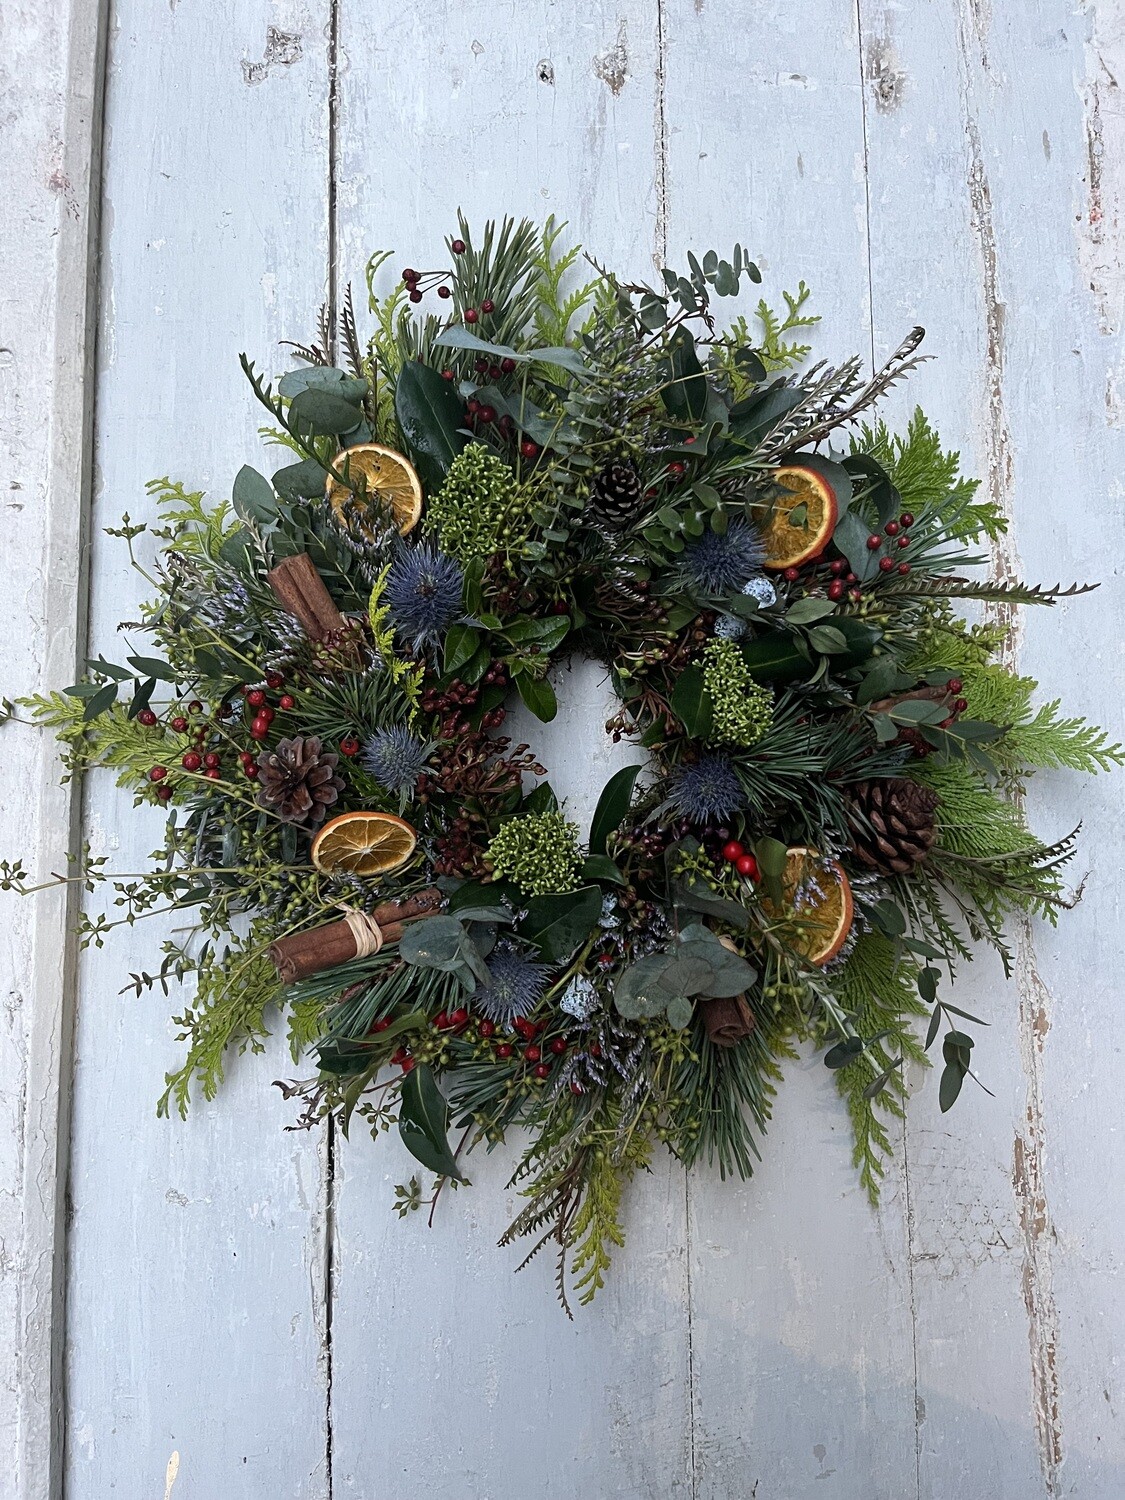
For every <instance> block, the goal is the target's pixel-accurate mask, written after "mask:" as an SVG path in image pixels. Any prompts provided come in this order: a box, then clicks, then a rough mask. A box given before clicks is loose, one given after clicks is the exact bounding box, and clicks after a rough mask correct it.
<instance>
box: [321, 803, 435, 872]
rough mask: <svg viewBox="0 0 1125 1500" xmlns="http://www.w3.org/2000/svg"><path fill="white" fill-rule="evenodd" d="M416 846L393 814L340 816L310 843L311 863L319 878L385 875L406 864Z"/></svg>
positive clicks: (412, 835) (412, 834) (402, 821)
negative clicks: (325, 876) (322, 876)
mask: <svg viewBox="0 0 1125 1500" xmlns="http://www.w3.org/2000/svg"><path fill="white" fill-rule="evenodd" d="M417 842H418V835H417V834H416V833H415V832H414V830H413V828H411V826H410V824H409V823H407V822H406V821H405V819H403V818H396V817H395V815H394V814H393V813H384V812H349V813H341V814H340V815H339V817H337V818H332V819H331V820H330V821H329V822H327V823H325V825H324V827H323V828H322V829H321V830H320V832H319V833H318V834H317V836H316V838H315V839H313V845H312V862H313V864H314V865H315V866H316V867H317V869H318V870H319V871H320V872H321V873H322V874H323V875H385V874H387V872H388V871H389V870H397V869H398V867H399V866H400V865H404V864H405V863H406V861H407V860H408V859H409V858H410V856H411V855H412V854H413V853H414V846H415V844H416V843H417Z"/></svg>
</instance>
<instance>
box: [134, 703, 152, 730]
mask: <svg viewBox="0 0 1125 1500" xmlns="http://www.w3.org/2000/svg"><path fill="white" fill-rule="evenodd" d="M137 723H138V724H143V725H144V726H145V728H146V729H151V728H152V726H153V725H154V724H155V723H156V715H155V714H154V713H153V711H152V709H151V708H142V709H141V711H140V713H139V714H138V715H137Z"/></svg>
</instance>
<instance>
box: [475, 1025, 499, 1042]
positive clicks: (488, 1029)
mask: <svg viewBox="0 0 1125 1500" xmlns="http://www.w3.org/2000/svg"><path fill="white" fill-rule="evenodd" d="M477 1030H478V1031H479V1032H480V1034H481V1036H483V1037H484V1038H485V1039H487V1038H488V1037H490V1036H495V1035H496V1025H495V1023H494V1022H492V1021H481V1022H480V1024H479V1025H478V1026H477Z"/></svg>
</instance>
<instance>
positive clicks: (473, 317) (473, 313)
mask: <svg viewBox="0 0 1125 1500" xmlns="http://www.w3.org/2000/svg"><path fill="white" fill-rule="evenodd" d="M479 317H480V313H478V312H477V310H476V308H475V307H467V308H466V309H465V322H466V323H470V324H471V323H475V322H476V321H477V319H478V318H479Z"/></svg>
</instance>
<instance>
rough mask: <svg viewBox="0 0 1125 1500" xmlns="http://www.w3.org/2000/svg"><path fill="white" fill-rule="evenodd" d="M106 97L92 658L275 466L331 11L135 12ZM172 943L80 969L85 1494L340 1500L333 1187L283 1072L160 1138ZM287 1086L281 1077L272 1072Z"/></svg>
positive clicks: (95, 1498)
mask: <svg viewBox="0 0 1125 1500" xmlns="http://www.w3.org/2000/svg"><path fill="white" fill-rule="evenodd" d="M114 20H115V25H114V30H113V35H112V41H111V57H110V74H109V80H108V98H107V111H108V113H107V160H106V172H105V200H104V201H105V216H104V217H105V239H104V269H103V296H102V309H103V323H102V329H101V335H100V337H101V344H100V361H99V366H100V379H99V385H98V432H97V496H96V509H95V517H94V520H95V524H96V526H97V527H98V528H99V530H98V532H97V533H96V534H95V540H94V579H93V590H92V611H91V612H92V628H91V645H92V649H93V651H97V650H104V651H105V652H106V654H107V655H108V656H109V657H110V658H111V659H119V658H118V653H119V652H120V650H121V644H120V639H119V638H118V637H117V636H116V634H115V627H116V624H117V622H118V621H119V620H120V619H121V618H129V617H130V616H135V610H136V606H137V603H138V601H139V599H140V598H141V597H143V591H144V585H143V583H142V582H141V581H140V580H138V579H137V577H136V575H134V574H132V573H130V571H129V570H128V567H127V564H126V559H125V558H124V557H123V555H122V548H121V545H120V543H118V542H114V541H111V540H108V539H106V538H105V537H104V536H103V535H102V534H101V531H100V528H101V527H104V526H107V525H113V524H117V523H118V518H119V517H120V514H121V512H122V511H123V510H128V511H129V512H130V514H131V515H132V516H134V517H145V518H149V517H151V510H150V509H149V505H148V502H146V498H145V494H144V483H145V481H146V480H147V479H148V478H150V477H151V476H154V475H160V474H165V473H171V474H173V475H176V476H177V477H182V478H183V479H184V480H186V481H188V482H189V484H197V485H198V486H199V487H201V488H206V489H208V490H209V491H210V492H211V493H212V494H213V495H216V496H219V495H224V494H229V485H230V483H231V480H232V478H233V475H234V474H235V472H236V471H237V469H238V467H239V466H240V465H241V464H242V463H243V462H244V461H247V460H250V461H254V462H256V461H258V460H257V459H256V455H257V454H258V452H259V445H258V442H257V437H256V428H257V424H258V421H259V415H258V413H257V412H256V410H255V406H254V403H253V401H252V398H251V395H250V392H249V390H248V388H247V386H246V384H245V381H244V380H243V377H242V375H241V372H240V371H239V368H238V364H237V354H238V351H239V350H240V349H246V350H248V351H249V352H251V353H252V354H253V355H254V356H255V357H256V358H258V359H259V361H260V362H262V363H264V364H265V365H266V366H267V367H268V366H269V364H270V362H271V360H273V359H275V358H276V359H277V360H278V363H280V358H279V356H278V352H277V350H276V344H275V341H276V340H277V339H278V338H280V337H283V336H293V335H297V336H302V335H303V334H304V333H305V332H306V330H307V327H308V319H309V317H310V315H311V314H312V313H313V312H314V311H315V304H316V301H317V299H318V296H319V294H320V293H321V289H322V286H323V283H324V279H325V274H326V266H327V242H328V234H327V215H326V203H327V161H328V150H327V99H328V69H327V58H326V52H325V40H324V36H325V32H324V28H325V25H326V22H327V20H328V7H327V5H326V4H319V3H316V4H314V3H308V4H306V3H304V0H296V3H292V4H290V3H282V4H274V3H267V0H244V3H242V4H240V5H238V6H236V7H233V8H227V9H218V10H217V9H216V8H215V7H212V6H201V5H199V4H196V3H194V0H180V3H179V4H174V5H169V6H166V5H159V6H154V5H151V4H148V3H132V0H125V3H122V4H119V5H118V6H117V7H116V10H115V17H114ZM87 807H88V815H89V818H88V827H89V834H90V837H91V838H92V840H93V841H94V844H95V846H96V847H97V849H98V850H99V851H100V852H102V853H105V854H108V855H110V857H111V860H112V862H113V864H114V865H117V866H118V867H119V868H124V869H125V870H129V869H134V870H135V869H142V868H144V863H145V856H146V854H147V852H148V851H149V850H150V849H151V848H152V847H153V846H154V844H156V843H157V842H158V840H159V837H160V821H159V817H158V816H157V815H156V814H154V813H153V812H150V811H147V810H141V811H134V810H133V809H132V807H131V798H130V795H129V793H128V791H122V792H116V791H114V790H113V788H112V786H111V785H110V784H109V778H108V777H102V776H98V777H95V778H93V780H92V782H91V785H90V787H89V791H88V796H87ZM161 936H162V932H161V930H160V928H159V924H158V923H157V922H156V921H145V922H142V923H140V924H138V926H137V927H136V928H135V929H132V930H126V931H122V932H119V933H117V934H115V940H114V941H112V942H111V943H109V944H107V946H106V947H105V949H104V950H101V951H98V952H93V953H89V954H87V955H86V956H85V960H84V962H83V965H82V991H81V1010H80V1016H79V1025H78V1061H77V1070H76V1078H75V1113H74V1137H75V1148H74V1156H73V1171H72V1185H71V1193H72V1208H73V1219H72V1227H71V1236H70V1302H69V1312H70V1316H69V1406H70V1411H69V1439H68V1472H67V1484H68V1488H67V1494H68V1495H69V1496H71V1497H73V1500H102V1497H104V1496H107V1495H110V1494H113V1495H122V1496H128V1497H130V1500H132V1497H136V1500H141V1497H148V1496H150V1495H153V1494H160V1493H162V1488H161V1487H162V1485H163V1484H164V1481H165V1473H166V1466H167V1464H168V1462H169V1458H170V1456H171V1454H172V1453H173V1452H178V1454H179V1472H178V1479H177V1481H176V1485H175V1491H174V1493H175V1500H216V1497H219V1496H224V1497H225V1496H232V1497H233V1496H237V1495H263V1496H264V1495H269V1496H271V1497H272V1496H278V1497H282V1496H285V1497H294V1500H297V1497H300V1500H320V1497H322V1496H325V1495H326V1494H327V1492H328V1482H327V1475H326V1463H325V1460H326V1406H327V1403H326V1388H325V1387H326V1382H325V1370H324V1363H323V1350H322V1337H321V1336H322V1308H321V1306H320V1297H321V1291H322V1285H323V1279H324V1241H323V1233H322V1194H321V1181H320V1178H321V1174H320V1167H319V1163H318V1158H317V1143H316V1141H315V1139H310V1138H309V1137H306V1136H303V1135H286V1134H284V1133H283V1126H284V1125H285V1124H286V1123H287V1122H288V1121H289V1120H290V1119H291V1109H290V1108H289V1107H287V1106H285V1105H284V1103H283V1102H282V1101H281V1099H280V1098H279V1096H278V1095H277V1093H276V1091H274V1090H271V1088H270V1086H269V1083H270V1078H271V1076H272V1077H285V1076H288V1074H289V1073H290V1072H291V1068H292V1065H291V1064H290V1063H289V1061H288V1059H287V1057H286V1056H285V1054H284V1050H283V1048H282V1046H281V1045H280V1044H279V1045H276V1046H273V1047H271V1048H270V1050H269V1053H268V1055H267V1056H266V1057H265V1058H254V1059H246V1060H243V1061H242V1062H235V1063H234V1065H233V1066H232V1069H231V1075H232V1076H231V1077H230V1078H229V1080H228V1085H227V1087H226V1088H225V1089H224V1091H223V1092H222V1094H221V1096H220V1098H219V1099H218V1100H217V1101H216V1102H215V1103H214V1104H212V1105H207V1104H205V1103H202V1102H199V1103H197V1104H196V1107H195V1111H194V1114H193V1116H192V1118H191V1119H190V1121H189V1123H188V1124H187V1125H182V1124H180V1122H179V1121H178V1120H177V1121H172V1122H165V1121H158V1120H157V1119H156V1118H155V1103H156V1099H157V1096H158V1094H159V1093H160V1090H161V1087H162V1080H163V1074H164V1072H165V1069H166V1068H168V1067H169V1066H170V1065H172V1064H173V1063H174V1062H176V1061H177V1060H178V1059H179V1057H180V1056H181V1053H182V1047H181V1045H180V1044H178V1043H176V1042H175V1041H174V1040H173V1028H172V1027H171V1026H170V1024H169V1022H168V1019H167V1017H168V1015H169V1013H170V1010H171V1009H172V1008H173V1007H174V1008H175V1009H177V1010H178V1009H180V1007H181V1005H182V1004H183V1003H184V1002H185V1000H186V999H187V996H185V995H175V996H173V997H172V1002H171V1004H170V1003H169V1002H168V1001H167V1000H165V998H164V997H163V996H161V995H160V994H159V992H158V991H157V992H156V993H154V994H146V995H144V996H143V997H142V998H141V999H137V998H135V997H134V996H132V995H123V994H119V989H120V985H121V982H122V979H123V978H125V977H126V975H127V972H128V971H129V970H139V969H142V968H148V969H149V970H150V971H151V970H152V968H153V967H154V955H155V953H156V952H157V951H158V945H159V941H160V938H161ZM271 1070H272V1071H271Z"/></svg>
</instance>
